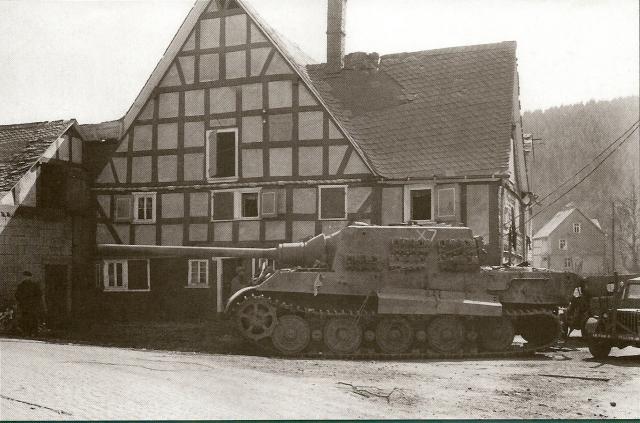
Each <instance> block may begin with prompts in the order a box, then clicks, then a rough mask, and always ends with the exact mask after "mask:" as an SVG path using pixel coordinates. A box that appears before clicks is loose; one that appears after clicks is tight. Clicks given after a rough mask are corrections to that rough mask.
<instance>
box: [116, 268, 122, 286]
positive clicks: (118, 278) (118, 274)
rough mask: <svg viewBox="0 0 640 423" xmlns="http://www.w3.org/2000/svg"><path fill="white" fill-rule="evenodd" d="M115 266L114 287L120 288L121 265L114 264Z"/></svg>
mask: <svg viewBox="0 0 640 423" xmlns="http://www.w3.org/2000/svg"><path fill="white" fill-rule="evenodd" d="M115 266H116V286H120V287H121V286H122V263H115Z"/></svg>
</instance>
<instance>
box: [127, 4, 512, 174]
mask: <svg viewBox="0 0 640 423" xmlns="http://www.w3.org/2000/svg"><path fill="white" fill-rule="evenodd" d="M236 3H237V5H238V6H239V7H241V8H242V9H243V10H244V12H245V13H247V15H248V16H249V17H250V19H252V21H253V22H254V24H255V25H256V26H257V27H258V28H259V29H260V30H261V31H262V32H263V34H264V35H265V37H266V38H267V39H268V40H269V41H270V42H271V43H272V44H273V45H274V47H275V48H276V50H277V51H278V52H279V53H280V54H281V55H282V57H283V58H284V60H285V61H286V62H287V63H288V64H289V65H290V66H291V68H292V69H293V70H294V71H295V72H296V73H297V74H298V75H299V77H300V78H301V79H302V80H303V82H304V83H305V84H306V85H307V86H308V87H309V89H310V91H311V92H312V93H313V95H314V96H315V97H316V98H317V100H318V101H319V102H320V104H321V105H322V106H323V107H325V108H326V110H327V112H328V113H329V114H330V115H331V117H332V118H333V120H334V121H335V122H336V125H337V126H338V128H339V129H340V130H341V132H342V133H343V134H344V135H345V137H346V138H347V139H348V140H349V142H350V143H351V144H352V145H353V147H354V148H355V149H356V151H357V152H358V154H359V155H360V157H361V158H362V159H363V160H364V162H365V163H366V165H367V167H368V168H369V169H370V170H371V171H372V172H373V173H375V174H377V175H379V176H382V177H384V178H390V179H406V178H432V177H434V176H438V177H474V176H477V177H489V176H506V175H507V173H508V172H509V157H510V154H511V136H512V125H513V119H514V117H513V111H514V101H517V92H516V89H517V88H516V87H517V81H516V78H517V71H516V54H515V52H516V43H515V42H504V43H497V44H485V45H476V46H464V47H453V48H445V49H438V50H428V51H419V52H413V53H400V54H390V55H386V56H382V57H381V58H380V63H379V68H378V69H377V70H370V69H368V70H352V69H345V70H343V71H341V72H340V73H337V74H336V73H328V72H327V69H326V64H310V62H311V59H310V58H309V57H308V56H306V55H305V54H304V53H303V52H302V51H301V50H300V49H299V48H298V47H297V46H295V45H294V44H293V43H291V42H289V41H287V40H286V39H285V37H283V36H282V35H280V34H279V33H278V32H277V31H275V30H274V29H273V28H271V27H270V26H269V25H268V24H267V23H266V22H265V21H264V20H263V19H262V18H261V17H260V15H259V14H258V13H257V12H256V11H255V10H254V9H253V8H252V7H251V6H250V5H249V4H247V2H246V1H245V0H236ZM209 4H210V2H208V1H196V3H195V5H194V6H193V8H192V9H191V11H190V12H189V14H188V15H187V17H186V19H185V20H184V22H183V23H182V25H181V26H180V29H179V30H178V32H177V33H176V35H175V37H174V38H173V40H172V42H171V44H170V45H169V47H168V48H167V50H166V51H165V54H164V55H163V57H162V59H161V60H160V62H159V63H158V65H157V66H156V68H155V70H154V71H153V73H152V74H151V76H150V77H149V79H148V80H147V82H146V84H145V85H144V87H143V88H142V90H141V91H140V94H139V95H138V97H137V98H136V100H135V101H134V103H133V105H132V106H131V108H130V109H129V111H128V112H127V114H126V115H125V116H124V118H123V127H122V131H121V134H125V133H126V132H127V131H128V129H129V127H130V126H131V124H132V123H133V122H134V120H135V118H136V117H137V116H138V114H139V113H140V112H141V110H142V109H143V107H144V105H145V104H146V103H147V101H148V99H149V98H150V97H151V96H152V95H153V90H154V88H155V87H156V86H157V85H158V84H159V83H160V81H161V80H162V78H163V76H164V75H165V73H166V72H167V71H168V70H169V67H170V66H171V64H172V61H173V59H174V57H175V55H176V54H177V53H178V52H179V51H180V49H181V48H182V46H183V45H184V44H185V42H186V41H187V40H188V39H189V36H190V34H191V33H192V30H193V28H194V27H195V25H196V23H197V21H198V19H199V17H200V15H201V14H202V13H204V12H205V11H206V10H207V6H208V5H209ZM514 99H515V100H514Z"/></svg>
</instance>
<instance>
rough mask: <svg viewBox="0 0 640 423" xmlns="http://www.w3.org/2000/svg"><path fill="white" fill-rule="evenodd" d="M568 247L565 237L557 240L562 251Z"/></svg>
mask: <svg viewBox="0 0 640 423" xmlns="http://www.w3.org/2000/svg"><path fill="white" fill-rule="evenodd" d="M563 242H564V247H563V246H562V243H563ZM568 248H569V243H568V242H567V240H566V239H564V238H561V239H559V240H558V249H560V250H562V251H566V250H567V249H568Z"/></svg>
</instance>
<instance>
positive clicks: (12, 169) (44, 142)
mask: <svg viewBox="0 0 640 423" xmlns="http://www.w3.org/2000/svg"><path fill="white" fill-rule="evenodd" d="M74 124H76V121H75V120H57V121H52V122H33V123H24V124H18V125H0V191H9V190H11V189H12V188H13V186H14V185H15V184H16V182H18V181H19V180H20V178H21V177H22V175H24V174H25V172H26V171H27V170H29V168H31V166H33V165H34V164H35V163H36V162H37V161H38V159H39V158H40V156H42V154H43V153H44V152H45V150H46V149H47V147H49V146H50V145H51V143H52V142H54V141H55V140H56V139H58V138H59V137H60V136H62V134H64V133H65V132H66V131H67V130H68V129H69V128H70V127H71V126H73V125H74Z"/></svg>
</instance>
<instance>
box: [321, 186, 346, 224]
mask: <svg viewBox="0 0 640 423" xmlns="http://www.w3.org/2000/svg"><path fill="white" fill-rule="evenodd" d="M320 204H321V210H320V218H321V219H344V218H345V204H346V201H345V189H344V188H343V187H338V188H321V189H320Z"/></svg>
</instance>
